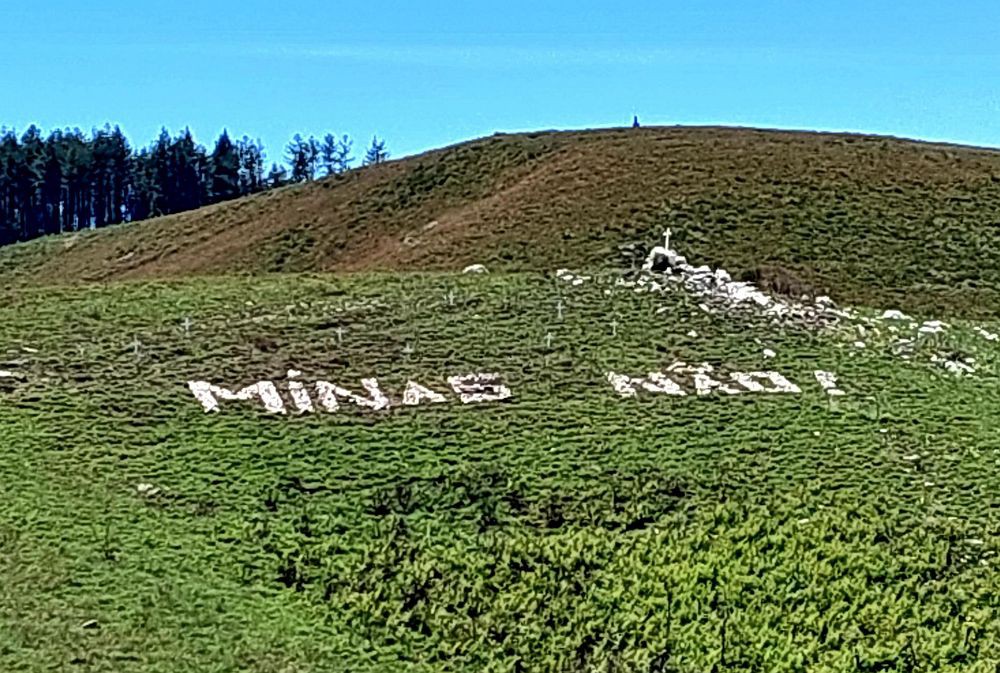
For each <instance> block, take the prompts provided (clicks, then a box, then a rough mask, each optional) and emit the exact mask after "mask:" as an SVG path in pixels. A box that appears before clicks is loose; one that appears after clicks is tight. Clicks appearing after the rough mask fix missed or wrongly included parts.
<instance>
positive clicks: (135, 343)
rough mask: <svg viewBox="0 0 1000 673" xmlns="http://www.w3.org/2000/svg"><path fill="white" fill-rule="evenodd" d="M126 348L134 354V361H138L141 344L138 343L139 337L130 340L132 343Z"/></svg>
mask: <svg viewBox="0 0 1000 673" xmlns="http://www.w3.org/2000/svg"><path fill="white" fill-rule="evenodd" d="M128 346H129V348H131V349H132V350H133V352H134V353H135V359H136V360H138V359H139V349H140V348H142V344H141V343H140V342H139V337H135V339H133V340H132V343H130V344H128Z"/></svg>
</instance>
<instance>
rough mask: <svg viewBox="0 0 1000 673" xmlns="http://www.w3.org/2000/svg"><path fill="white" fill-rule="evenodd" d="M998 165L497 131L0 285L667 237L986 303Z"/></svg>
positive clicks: (867, 296)
mask: <svg viewBox="0 0 1000 673" xmlns="http://www.w3.org/2000/svg"><path fill="white" fill-rule="evenodd" d="M998 211H1000V152H997V151H996V150H985V149H977V148H969V147H961V146H954V145H941V144H932V143H924V142H915V141H910V140H901V139H896V138H885V137H877V136H862V135H849V134H819V133H804V132H788V131H763V130H756V129H734V128H720V127H704V128H699V127H650V128H641V129H608V130H594V131H574V132H542V133H530V134H513V135H496V136H492V137H488V138H483V139H479V140H475V141H471V142H467V143H462V144H459V145H455V146H452V147H448V148H444V149H441V150H436V151H433V152H428V153H426V154H422V155H418V156H414V157H408V158H405V159H401V160H399V161H393V162H389V163H386V164H383V165H380V166H374V167H369V168H364V169H359V170H355V171H351V172H349V173H347V174H346V175H344V176H339V177H335V178H330V179H327V180H323V181H318V182H315V183H308V184H303V185H299V186H293V187H288V188H285V189H281V190H277V191H273V192H269V193H266V194H262V195H259V196H255V197H251V198H247V199H242V200H239V201H235V202H229V203H224V204H219V205H216V206H211V207H208V208H203V209H201V210H198V211H193V212H189V213H184V214H180V215H175V216H171V217H166V218H161V219H158V220H153V221H149V222H142V223H137V224H134V225H126V226H120V227H110V228H107V229H103V230H100V231H97V232H85V233H79V234H74V235H68V236H62V237H56V238H52V239H49V240H43V241H36V242H34V243H31V244H28V245H23V246H14V247H13V248H11V249H4V250H0V281H2V282H3V283H4V284H8V285H9V284H10V283H13V282H17V283H39V282H41V283H53V282H56V283H71V284H72V283H78V282H81V281H86V280H118V279H139V280H142V279H158V278H180V277H187V276H190V275H206V274H225V275H230V274H234V273H235V274H252V275H259V274H265V273H271V272H313V271H352V272H354V271H447V270H451V271H454V270H461V269H462V268H463V267H464V266H466V265H468V264H474V263H484V264H486V265H487V266H489V267H490V268H491V269H492V270H495V271H499V270H503V271H551V270H553V269H556V268H559V267H562V266H566V267H575V268H595V267H597V268H608V267H609V266H615V265H617V264H619V263H620V261H621V260H620V257H619V254H618V246H619V245H621V244H623V243H631V242H636V241H644V242H650V241H655V240H657V239H658V238H659V236H660V234H661V232H662V231H663V229H664V228H665V227H667V226H670V227H672V228H673V229H674V231H675V232H677V236H678V238H677V241H678V243H679V244H682V245H683V246H684V248H685V250H687V251H689V252H690V253H691V254H692V255H694V256H696V257H697V258H698V259H701V260H703V261H704V262H705V263H708V264H712V265H716V266H723V267H725V268H727V269H730V270H731V271H733V272H734V273H739V274H743V273H746V274H748V275H750V276H753V275H755V274H758V273H759V272H760V271H761V270H762V269H763V270H764V272H765V274H766V273H767V272H768V271H769V270H770V271H773V270H775V269H778V270H780V271H781V272H782V273H789V274H791V275H793V276H794V277H795V278H797V279H798V280H799V282H801V283H802V284H805V285H807V286H809V287H815V288H817V289H818V290H820V291H821V292H825V293H826V294H829V295H830V296H832V297H833V298H834V299H835V300H837V301H839V302H842V303H846V304H877V305H898V306H900V307H902V308H904V309H912V310H919V309H923V310H928V311H933V312H935V313H938V314H956V313H957V314H963V313H968V312H969V311H976V312H979V313H980V314H984V315H996V308H995V307H996V306H1000V301H998V300H1000V297H998V296H997V288H998V287H1000V272H998V269H1000V245H998V243H997V241H998V240H1000V238H998V236H997V227H998V225H1000V219H998V217H997V212H998Z"/></svg>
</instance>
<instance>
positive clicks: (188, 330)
mask: <svg viewBox="0 0 1000 673" xmlns="http://www.w3.org/2000/svg"><path fill="white" fill-rule="evenodd" d="M193 324H194V323H193V322H191V318H190V316H189V317H186V318H184V322H183V323H182V325H183V327H184V336H185V337H188V338H190V336H191V325H193Z"/></svg>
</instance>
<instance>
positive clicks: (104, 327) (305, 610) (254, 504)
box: [0, 129, 1000, 673]
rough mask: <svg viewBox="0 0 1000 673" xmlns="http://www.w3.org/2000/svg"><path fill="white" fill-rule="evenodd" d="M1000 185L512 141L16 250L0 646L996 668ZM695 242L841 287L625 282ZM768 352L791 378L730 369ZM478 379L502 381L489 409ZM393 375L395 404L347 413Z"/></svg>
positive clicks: (506, 663) (518, 664) (931, 173)
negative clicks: (772, 309) (212, 401)
mask: <svg viewBox="0 0 1000 673" xmlns="http://www.w3.org/2000/svg"><path fill="white" fill-rule="evenodd" d="M696 157H700V159H698V160H695V158H696ZM737 168H739V170H737ZM998 168H1000V163H998V155H997V154H996V153H993V152H987V151H982V150H973V149H965V148H954V147H943V146H932V145H927V144H920V143H911V142H905V141H897V140H888V139H875V138H862V137H850V136H833V135H829V136H828V135H810V134H792V133H775V132H761V131H751V130H732V129H639V130H636V131H609V132H593V133H572V134H538V135H537V136H527V135H526V136H503V137H496V138H490V139H485V140H482V141H476V142H474V143H470V144H466V145H461V146H457V147H455V148H449V149H446V150H441V151H439V152H435V153H431V154H428V155H424V156H422V157H415V158H413V159H407V160H403V161H400V162H395V163H391V164H387V165H385V166H380V167H377V168H374V169H371V170H362V171H357V172H354V173H352V174H350V175H348V176H346V177H344V178H342V179H340V180H331V181H327V182H322V183H317V184H313V185H306V186H302V187H294V188H289V189H286V190H281V191H279V192H275V193H272V194H267V195H263V196H260V197H257V198H254V199H248V200H245V201H241V202H237V203H233V204H227V205H222V206H217V207H214V208H210V209H206V210H205V211H199V212H195V213H190V214H187V215H184V216H178V217H173V218H164V219H162V220H157V221H154V222H150V223H144V224H138V225H133V226H125V227H120V228H117V229H108V230H103V231H99V232H96V233H89V234H85V235H80V236H77V237H75V238H74V237H64V238H55V239H50V240H42V241H39V242H35V243H32V244H28V245H21V246H14V247H13V248H11V249H8V250H0V265H2V267H0V268H2V271H0V278H2V279H3V281H4V285H3V286H2V289H0V483H2V484H3V485H4V487H5V497H4V498H2V499H0V670H2V671H8V670H10V671H20V670H26V671H42V670H81V671H108V672H111V671H114V672H116V673H118V672H128V671H137V672H138V671H142V672H147V671H163V672H168V671H170V672H172V671H176V670H178V669H183V670H198V671H201V670H205V671H268V672H270V671H274V672H278V671H292V670H294V671H341V670H344V671H347V670H350V671H386V672H390V671H391V672H395V671H401V670H406V671H428V672H430V671H470V672H471V671H476V672H479V671H643V672H656V671H712V670H715V671H729V670H732V671H762V672H763V671H766V672H768V673H771V672H774V671H806V670H808V671H830V672H833V671H838V672H839V671H845V670H851V671H870V672H874V671H918V670H927V671H980V670H993V669H994V668H995V667H996V666H998V665H1000V656H998V654H997V653H998V652H1000V620H998V619H997V615H998V614H1000V592H998V591H997V589H998V583H1000V574H998V572H997V570H996V564H997V563H998V556H997V552H998V549H1000V541H998V537H997V533H998V532H1000V519H998V517H997V512H998V511H1000V455H998V450H1000V449H998V448H997V447H1000V430H998V427H997V424H996V423H995V422H994V416H995V410H996V409H995V408H996V402H995V400H996V399H998V395H1000V377H998V375H1000V349H998V345H1000V341H997V340H996V339H997V338H998V337H997V336H996V334H997V333H998V332H1000V316H998V315H997V309H996V306H997V304H996V303H989V302H990V301H991V298H993V297H994V294H995V292H996V289H997V287H1000V286H998V285H996V284H995V282H994V277H995V275H996V274H998V269H1000V266H998V265H997V264H996V260H994V259H993V255H994V254H996V253H995V251H996V250H997V245H998V244H997V241H996V240H995V235H994V234H993V232H992V230H991V227H992V226H995V223H996V221H997V220H996V219H995V218H994V219H992V220H991V219H990V211H991V208H992V207H993V205H995V201H996V200H997V197H998V195H1000V191H998V190H1000V186H998V184H997V180H996V178H994V176H995V175H998V174H1000V172H998ZM744 169H745V171H746V173H745V175H742V177H741V171H743V170H744ZM897 189H898V190H899V191H896V190H897ZM778 195H783V196H778ZM434 221H437V223H438V224H436V225H435V226H433V227H427V225H428V224H429V223H430V222H434ZM665 226H670V227H671V228H672V230H673V231H674V235H675V239H674V245H675V246H676V247H677V248H678V249H679V250H680V251H681V252H683V253H684V254H685V255H687V257H688V259H689V261H690V262H691V263H692V264H693V265H700V264H703V263H704V264H710V265H712V266H716V265H722V266H724V267H726V268H728V269H729V270H730V271H731V272H732V273H733V275H734V276H738V275H740V274H741V273H742V272H746V273H747V274H748V275H750V276H754V277H756V278H758V279H760V280H761V282H762V283H764V284H765V285H766V284H769V283H770V284H773V285H780V284H781V283H780V282H778V281H787V280H788V279H789V278H794V279H795V281H796V282H797V283H801V286H802V287H809V286H811V288H812V289H813V290H814V291H820V290H826V291H828V292H829V293H830V294H831V295H832V296H833V297H834V298H835V299H837V300H838V302H842V303H843V304H844V305H845V307H847V308H849V309H850V310H848V311H846V312H845V313H844V318H843V319H842V320H840V321H839V322H838V323H836V324H834V325H831V326H828V327H818V326H816V325H812V324H803V323H801V322H797V321H794V320H792V321H783V322H775V320H774V319H773V318H772V317H771V316H768V315H761V313H760V312H759V311H757V312H754V311H726V310H720V308H719V307H718V306H717V305H714V304H710V302H708V300H707V299H705V298H704V297H703V296H698V295H696V294H692V292H691V288H690V287H686V286H685V285H683V284H682V283H677V282H673V283H671V282H667V281H666V280H665V279H664V277H663V276H660V275H647V274H639V273H636V272H626V271H623V270H622V269H621V268H619V267H620V266H621V264H622V258H621V256H620V254H619V250H618V246H619V245H621V244H623V243H631V242H640V243H643V244H648V245H652V244H654V243H656V242H657V241H658V240H659V238H660V232H661V231H662V229H663V228H664V227H665ZM751 233H752V234H753V235H752V237H751V236H750V234H751ZM408 237H409V238H408ZM279 253H280V254H279ZM279 262H280V263H279ZM473 262H482V263H485V264H487V266H489V267H491V271H492V273H490V274H488V275H472V274H469V275H463V274H460V273H456V272H455V269H460V268H461V267H462V266H464V265H465V264H466V263H473ZM559 266H565V267H569V268H570V269H571V273H570V274H569V275H567V274H565V273H559V274H557V273H556V269H557V267H559ZM331 270H333V271H347V270H350V271H354V272H355V273H349V274H348V273H337V274H332V273H320V271H331ZM271 271H282V273H264V272H271ZM247 272H251V273H249V274H248V273H247ZM86 280H101V281H104V282H100V283H94V282H83V281H86ZM889 307H893V308H895V307H902V308H904V309H905V310H906V311H907V312H909V313H912V314H913V316H914V317H913V319H910V318H907V317H905V316H899V315H892V314H890V315H886V314H883V311H882V309H884V308H889ZM945 317H946V321H945V322H944V323H943V324H938V323H933V322H932V323H927V322H925V321H928V320H933V319H938V318H945ZM685 365H688V366H687V367H685ZM699 365H700V366H701V367H702V368H701V369H695V368H693V367H695V366H699ZM709 367H710V368H711V369H708V368H709ZM956 368H957V369H956ZM290 371H291V372H293V373H292V374H290ZM762 371H775V372H779V373H780V374H781V375H783V376H784V377H785V379H787V382H789V383H790V385H791V386H792V387H791V388H788V387H786V389H785V391H784V392H751V388H752V386H750V387H748V386H746V385H743V384H740V385H739V386H738V385H737V382H738V380H739V378H738V376H736V375H737V374H739V373H741V372H742V373H748V372H762ZM475 372H484V373H485V372H491V373H496V374H497V375H498V376H499V378H500V380H502V382H503V384H504V385H505V386H507V387H508V388H509V390H510V393H511V395H510V397H509V398H506V399H502V400H494V401H486V402H482V403H480V402H475V401H468V402H467V403H466V402H463V400H462V398H461V396H460V394H459V392H458V391H456V390H454V389H453V384H452V383H451V382H450V381H449V377H455V376H461V375H465V374H471V373H475ZM706 372H707V374H706ZM817 372H830V373H833V374H835V375H836V377H837V386H838V389H839V390H841V391H842V392H843V393H844V394H843V395H831V394H829V391H827V390H825V389H824V386H823V385H822V384H821V382H820V377H818V376H817ZM652 373H661V374H664V375H667V374H669V376H671V377H673V379H675V380H676V382H677V385H678V389H679V390H680V391H681V392H683V393H684V394H676V392H677V391H676V390H675V391H674V392H673V393H671V392H667V391H668V390H669V388H667V387H665V386H666V384H665V383H664V380H663V379H658V378H656V377H655V376H653V375H652ZM609 374H610V375H612V376H611V377H609ZM616 376H617V377H633V378H631V379H622V378H616ZM372 377H376V378H377V380H378V385H379V386H380V389H381V390H382V391H383V392H384V393H385V394H386V396H387V397H388V401H389V403H390V405H389V408H384V409H379V410H374V409H370V408H364V407H363V406H360V405H358V404H355V403H352V402H351V401H350V399H349V398H348V397H346V396H344V395H341V396H340V404H339V407H338V408H336V409H323V408H321V405H320V402H321V395H320V393H319V392H318V390H319V389H318V388H317V387H316V386H315V385H314V384H315V383H316V382H317V381H327V382H331V383H334V384H336V385H338V386H342V387H344V388H347V389H349V390H351V391H353V392H355V393H358V394H362V393H363V392H364V386H365V380H366V379H370V378H372ZM699 377H701V378H699ZM639 379H641V382H640V381H639ZM709 379H711V380H713V381H715V382H716V383H720V384H721V386H723V387H719V388H715V389H709V388H706V383H705V382H706V380H709ZM623 380H624V381H625V383H624V384H623V383H622V381H623ZM755 380H763V379H755ZM190 381H205V382H210V383H213V384H216V385H218V386H221V387H225V388H227V389H230V390H231V391H233V392H235V391H238V390H240V389H241V388H243V387H244V386H248V385H250V384H253V383H255V382H258V381H272V382H274V384H275V386H276V388H277V390H278V391H279V394H280V396H281V402H282V404H283V406H284V408H285V410H286V411H287V413H284V414H275V413H267V412H266V410H265V407H264V405H263V404H262V403H260V402H259V401H257V400H254V399H248V400H243V401H240V400H220V402H219V403H220V408H219V411H218V412H213V413H206V411H205V410H204V408H203V406H202V405H201V403H200V402H199V400H198V399H196V397H195V396H194V395H193V393H192V390H191V389H190V388H189V385H188V383H189V382H190ZM629 381H631V383H629ZM410 382H413V383H415V384H419V385H420V386H422V387H423V388H424V389H426V390H427V391H430V393H429V395H432V394H433V393H437V394H438V395H440V399H439V400H438V401H435V399H432V398H431V397H430V396H427V395H425V396H424V397H422V398H419V399H417V400H416V401H417V402H418V403H417V404H406V403H405V397H404V391H406V390H408V389H410V390H411V391H412V388H411V387H410ZM296 384H301V385H303V386H305V388H304V389H297V388H296V387H295V385H296ZM647 384H648V385H647ZM369 385H371V382H369ZM616 386H617V388H616ZM623 386H624V387H623ZM629 386H631V387H632V392H634V394H631V395H630V394H628V387H629ZM658 386H659V387H658ZM740 386H742V388H740ZM296 390H298V391H299V392H300V393H301V391H302V390H305V391H306V392H308V393H309V394H310V396H311V402H312V404H313V405H314V407H315V409H314V412H313V413H301V414H300V413H295V409H296V405H297V404H300V403H301V402H300V401H299V402H297V401H296V400H297V399H299V398H297V397H296ZM737 393H738V394H737ZM410 401H411V402H412V401H413V400H412V399H411V400H410Z"/></svg>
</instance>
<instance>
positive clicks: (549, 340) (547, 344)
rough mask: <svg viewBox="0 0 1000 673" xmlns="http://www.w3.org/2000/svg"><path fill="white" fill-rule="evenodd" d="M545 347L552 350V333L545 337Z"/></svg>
mask: <svg viewBox="0 0 1000 673" xmlns="http://www.w3.org/2000/svg"><path fill="white" fill-rule="evenodd" d="M545 347H546V348H552V332H549V333H548V334H546V335H545Z"/></svg>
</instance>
